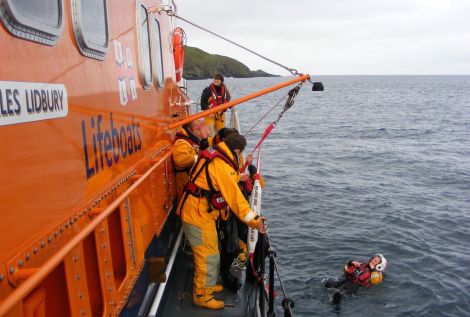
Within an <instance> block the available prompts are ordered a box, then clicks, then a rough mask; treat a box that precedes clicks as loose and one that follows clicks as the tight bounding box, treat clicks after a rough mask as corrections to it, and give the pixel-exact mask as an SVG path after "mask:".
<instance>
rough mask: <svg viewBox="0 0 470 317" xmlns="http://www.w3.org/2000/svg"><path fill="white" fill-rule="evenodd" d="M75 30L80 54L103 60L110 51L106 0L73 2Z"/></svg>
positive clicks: (79, 0) (74, 0) (77, 0)
mask: <svg viewBox="0 0 470 317" xmlns="http://www.w3.org/2000/svg"><path fill="white" fill-rule="evenodd" d="M72 11H73V15H72V17H73V29H74V33H75V38H76V40H77V44H78V47H79V49H80V52H81V53H82V54H83V55H85V56H87V57H91V58H95V59H99V60H103V59H104V58H105V57H106V52H107V51H108V42H109V31H108V14H107V11H108V10H107V5H106V0H73V1H72Z"/></svg>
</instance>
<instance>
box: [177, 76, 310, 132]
mask: <svg viewBox="0 0 470 317" xmlns="http://www.w3.org/2000/svg"><path fill="white" fill-rule="evenodd" d="M309 79H310V75H308V74H307V75H301V76H298V77H295V78H294V79H291V80H288V81H285V82H282V83H280V84H277V85H274V86H271V87H268V88H265V89H262V90H260V91H257V92H254V93H252V94H249V95H246V96H243V97H241V98H238V99H235V100H233V101H229V102H226V103H223V104H221V105H220V106H217V107H214V108H211V109H208V110H205V111H202V112H199V113H197V114H193V115H191V116H188V117H186V118H184V119H183V120H180V121H178V122H175V123H172V124H169V125H168V129H174V128H177V127H180V126H182V125H184V124H186V123H189V122H191V121H194V120H196V119H199V118H204V117H207V116H208V115H211V114H213V113H216V112H219V111H223V110H225V109H228V108H232V107H233V106H236V105H238V104H240V103H242V102H245V101H248V100H251V99H254V98H257V97H259V96H262V95H266V94H268V93H270V92H273V91H275V90H279V89H281V88H284V87H286V86H290V85H292V84H295V83H298V82H299V81H305V80H309Z"/></svg>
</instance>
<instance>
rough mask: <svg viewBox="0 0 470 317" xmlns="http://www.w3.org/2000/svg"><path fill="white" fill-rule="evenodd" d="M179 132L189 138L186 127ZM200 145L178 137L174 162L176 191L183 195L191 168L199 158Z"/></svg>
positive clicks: (179, 195)
mask: <svg viewBox="0 0 470 317" xmlns="http://www.w3.org/2000/svg"><path fill="white" fill-rule="evenodd" d="M178 133H179V134H181V135H184V136H186V137H188V138H189V135H188V133H187V132H186V130H185V129H183V128H181V129H179V131H178ZM198 151H199V146H197V145H194V144H191V143H190V142H189V141H187V140H185V139H178V140H176V142H175V147H174V150H173V163H174V165H175V168H176V176H175V179H176V193H177V195H178V197H181V193H182V192H183V188H184V186H185V185H186V184H187V183H188V182H189V170H190V169H191V167H193V165H194V163H195V162H196V159H197V154H198Z"/></svg>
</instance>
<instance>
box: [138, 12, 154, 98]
mask: <svg viewBox="0 0 470 317" xmlns="http://www.w3.org/2000/svg"><path fill="white" fill-rule="evenodd" d="M138 10H139V12H138V16H139V51H140V74H141V77H142V83H143V87H144V88H145V89H149V88H150V87H151V85H152V77H153V76H152V60H151V54H150V32H149V31H150V30H149V20H148V13H147V9H146V8H145V7H144V6H143V5H140V6H138Z"/></svg>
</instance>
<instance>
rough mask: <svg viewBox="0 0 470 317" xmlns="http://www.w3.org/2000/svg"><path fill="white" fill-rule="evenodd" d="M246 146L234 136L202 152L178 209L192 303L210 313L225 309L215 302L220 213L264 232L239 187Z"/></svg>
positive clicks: (238, 137) (222, 303)
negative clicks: (189, 258)
mask: <svg viewBox="0 0 470 317" xmlns="http://www.w3.org/2000/svg"><path fill="white" fill-rule="evenodd" d="M245 146H246V140H245V138H244V137H243V136H242V135H240V134H238V133H233V134H231V135H229V136H228V137H227V138H226V139H225V141H224V142H221V143H219V144H217V145H215V146H214V147H212V148H208V149H206V150H204V151H201V152H200V154H199V159H198V161H197V162H196V164H195V165H194V167H193V168H192V169H191V173H190V181H189V183H188V184H187V185H186V187H185V192H184V195H183V197H182V198H181V200H180V203H179V206H178V210H179V211H180V214H181V219H182V222H183V224H182V227H183V231H184V234H185V236H186V238H187V239H188V241H189V243H190V245H191V247H192V249H193V254H194V284H193V302H194V304H196V305H198V306H201V307H206V308H209V309H222V308H224V302H223V301H220V300H216V299H215V298H214V292H218V291H221V290H222V289H223V287H222V286H221V285H216V282H217V276H218V273H219V266H220V256H219V246H218V241H217V229H216V223H215V222H216V220H217V218H219V215H220V213H221V211H222V210H226V208H227V206H228V207H230V209H231V211H232V212H233V213H234V214H235V215H236V216H237V217H238V218H239V219H241V220H242V221H243V222H244V223H246V224H247V225H249V226H250V227H252V228H256V229H258V231H259V232H260V233H264V232H265V228H264V224H263V219H264V218H263V217H260V216H259V215H257V214H256V213H255V212H254V211H253V210H251V208H250V206H249V204H248V202H247V201H246V199H245V197H243V194H242V193H241V191H240V188H239V187H238V179H239V175H238V173H239V171H238V169H239V168H238V156H239V155H240V152H242V151H243V150H244V148H245Z"/></svg>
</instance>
